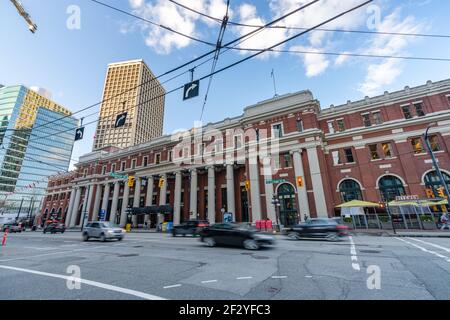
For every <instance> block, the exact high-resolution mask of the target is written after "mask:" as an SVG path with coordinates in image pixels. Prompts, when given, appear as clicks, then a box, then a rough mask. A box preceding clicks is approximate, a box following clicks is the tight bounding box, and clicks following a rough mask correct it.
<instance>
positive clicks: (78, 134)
mask: <svg viewBox="0 0 450 320" xmlns="http://www.w3.org/2000/svg"><path fill="white" fill-rule="evenodd" d="M83 138H84V127H81V128H78V129H77V131H75V141H79V140H83Z"/></svg>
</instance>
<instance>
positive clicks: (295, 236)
mask: <svg viewBox="0 0 450 320" xmlns="http://www.w3.org/2000/svg"><path fill="white" fill-rule="evenodd" d="M288 237H289V238H290V239H292V240H300V234H299V233H298V232H289V233H288Z"/></svg>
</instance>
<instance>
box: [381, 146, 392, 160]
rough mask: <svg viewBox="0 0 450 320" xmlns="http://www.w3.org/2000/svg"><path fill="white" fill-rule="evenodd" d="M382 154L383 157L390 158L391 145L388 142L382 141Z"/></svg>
mask: <svg viewBox="0 0 450 320" xmlns="http://www.w3.org/2000/svg"><path fill="white" fill-rule="evenodd" d="M381 147H382V149H383V154H384V157H385V158H392V147H391V144H390V143H382V144H381Z"/></svg>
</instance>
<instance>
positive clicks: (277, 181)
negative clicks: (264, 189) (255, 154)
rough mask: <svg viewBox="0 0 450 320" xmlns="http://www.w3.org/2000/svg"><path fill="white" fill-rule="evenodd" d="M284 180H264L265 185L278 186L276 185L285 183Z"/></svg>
mask: <svg viewBox="0 0 450 320" xmlns="http://www.w3.org/2000/svg"><path fill="white" fill-rule="evenodd" d="M285 182H286V180H285V179H277V180H266V184H278V183H285Z"/></svg>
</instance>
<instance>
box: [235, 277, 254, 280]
mask: <svg viewBox="0 0 450 320" xmlns="http://www.w3.org/2000/svg"><path fill="white" fill-rule="evenodd" d="M236 279H237V280H248V279H253V277H239V278H236Z"/></svg>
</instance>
